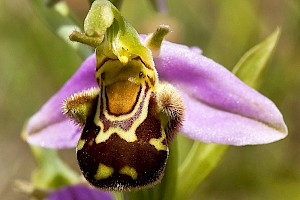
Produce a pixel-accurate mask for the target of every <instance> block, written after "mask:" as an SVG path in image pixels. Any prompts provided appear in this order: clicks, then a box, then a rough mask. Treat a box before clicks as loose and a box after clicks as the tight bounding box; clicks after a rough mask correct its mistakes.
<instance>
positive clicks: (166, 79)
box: [24, 0, 287, 191]
mask: <svg viewBox="0 0 300 200" xmlns="http://www.w3.org/2000/svg"><path fill="white" fill-rule="evenodd" d="M167 32H168V28H167V27H166V26H161V27H159V28H158V29H157V31H156V32H155V33H153V34H150V35H147V36H145V35H140V36H139V35H138V34H137V32H136V31H135V30H134V29H133V28H132V27H131V26H130V25H129V24H128V23H127V22H126V21H125V20H124V19H123V17H122V16H121V15H120V13H119V12H118V10H117V9H116V8H115V7H114V6H113V5H112V4H110V3H109V2H108V1H104V0H97V1H95V2H94V3H93V5H92V7H91V10H90V12H89V13H88V16H87V18H86V20H85V23H84V33H79V32H74V33H73V34H71V36H70V38H71V40H74V41H78V42H81V43H84V44H88V45H90V46H92V47H95V49H96V53H95V54H93V55H91V56H90V57H88V58H87V59H86V60H85V61H84V62H83V63H82V65H81V66H80V67H79V69H78V71H77V72H76V73H75V74H74V75H73V76H72V77H71V78H70V79H69V80H68V81H67V82H66V84H65V85H64V86H63V87H62V88H61V89H60V90H59V91H58V92H57V93H56V94H55V95H54V96H52V97H51V98H50V99H49V100H48V102H46V104H45V105H44V106H43V107H42V108H41V109H40V110H39V111H38V112H37V113H36V114H35V115H33V116H32V117H31V118H30V119H29V121H28V123H27V125H26V127H25V131H24V136H25V138H26V140H27V141H28V142H29V143H30V144H32V145H38V146H42V147H46V148H58V149H59V148H72V147H75V146H76V145H77V159H78V162H79V166H80V168H81V171H82V172H83V175H84V176H85V178H86V179H87V180H88V181H89V182H90V183H91V184H92V185H94V186H96V187H99V188H100V189H104V190H113V191H119V190H124V189H125V190H126V189H133V188H143V187H148V186H151V185H153V184H155V183H157V182H158V181H160V179H161V177H162V174H163V171H164V168H165V164H166V161H167V157H168V151H169V149H168V146H169V143H170V142H171V141H172V139H173V138H174V136H175V133H176V132H179V133H181V134H184V135H186V136H187V137H190V138H192V139H194V140H199V141H203V142H207V143H217V144H227V145H238V146H239V145H254V144H265V143H270V142H274V141H277V140H280V139H282V138H284V137H285V136H286V135H287V127H286V125H285V123H284V120H283V117H282V115H281V113H280V111H279V110H278V109H277V107H276V106H275V105H274V103H273V102H272V101H271V100H269V99H268V98H266V97H265V96H263V95H262V94H260V93H259V92H257V91H256V90H254V89H252V88H250V87H249V86H247V85H246V84H245V83H243V82H242V81H241V80H239V79H238V78H237V77H236V76H235V75H233V74H232V73H231V72H229V71H228V70H227V69H225V68H224V67H223V66H221V65H219V64H217V63H216V62H214V61H213V60H211V59H209V58H206V57H205V56H203V55H201V53H200V51H199V49H197V48H194V47H193V48H190V47H187V46H184V45H180V44H174V43H171V42H168V41H163V38H164V36H165V35H166V34H167ZM141 163H142V164H141Z"/></svg>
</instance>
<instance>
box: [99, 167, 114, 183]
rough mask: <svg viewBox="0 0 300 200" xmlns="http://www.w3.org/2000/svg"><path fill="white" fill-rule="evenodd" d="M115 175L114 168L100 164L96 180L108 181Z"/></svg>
mask: <svg viewBox="0 0 300 200" xmlns="http://www.w3.org/2000/svg"><path fill="white" fill-rule="evenodd" d="M113 173H114V169H113V168H112V167H108V166H106V165H104V164H101V163H100V164H99V167H98V170H97V173H96V174H95V176H94V178H95V179H96V180H100V179H106V178H108V177H110V176H111V175H112V174H113Z"/></svg>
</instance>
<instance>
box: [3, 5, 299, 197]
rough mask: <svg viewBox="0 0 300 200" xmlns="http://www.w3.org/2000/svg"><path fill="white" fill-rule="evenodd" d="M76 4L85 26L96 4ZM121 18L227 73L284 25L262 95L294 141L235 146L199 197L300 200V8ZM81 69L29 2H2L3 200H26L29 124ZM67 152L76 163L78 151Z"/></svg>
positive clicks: (197, 9) (188, 9) (233, 8)
mask: <svg viewBox="0 0 300 200" xmlns="http://www.w3.org/2000/svg"><path fill="white" fill-rule="evenodd" d="M41 1H42V0H41ZM68 3H69V4H70V6H71V7H72V9H73V10H74V11H75V12H76V13H77V16H78V18H79V20H81V21H82V18H83V17H84V16H85V14H86V12H87V2H85V1H82V0H76V1H74V0H73V1H72V0H69V1H68ZM121 11H122V13H123V15H124V16H125V17H126V18H127V20H128V21H129V22H130V23H132V24H133V25H134V26H135V27H136V29H137V30H138V31H139V32H140V33H148V32H151V31H153V30H154V28H155V27H156V26H157V25H159V24H163V23H165V24H169V25H170V26H171V28H172V33H171V34H169V36H168V37H169V39H170V40H172V41H174V42H178V43H184V44H187V45H191V46H199V47H201V49H202V50H203V54H204V55H206V56H208V57H210V58H213V59H214V60H215V61H217V62H219V63H221V64H222V65H224V66H226V67H227V68H228V69H231V68H232V67H233V66H234V65H235V64H236V63H237V61H238V60H239V58H240V57H241V56H242V55H243V54H244V53H245V52H246V51H247V50H248V49H250V48H251V47H252V46H254V45H255V44H257V43H259V42H260V41H262V40H263V39H264V38H266V37H267V36H268V35H269V34H271V32H273V31H274V30H275V29H276V27H281V29H282V35H281V37H280V40H279V43H278V45H277V48H276V50H275V52H274V54H273V56H272V58H271V60H270V62H269V63H268V67H267V69H266V70H265V72H264V75H263V80H262V82H261V87H260V89H259V90H260V92H262V93H263V94H264V95H266V96H267V97H269V98H270V99H272V100H273V101H274V102H275V103H276V105H277V106H278V107H279V109H280V110H281V111H282V113H283V115H284V118H285V121H286V123H287V125H288V128H289V136H288V137H287V138H286V139H284V140H282V141H279V142H276V143H273V144H268V145H261V146H246V147H231V148H230V150H229V151H228V153H227V154H226V155H225V157H224V159H223V160H222V161H221V163H220V165H219V166H218V167H217V168H216V170H215V171H213V173H212V174H211V175H210V176H209V177H208V178H207V179H206V180H205V181H204V182H203V184H202V185H201V187H200V188H199V190H198V191H197V193H196V194H195V195H194V197H193V198H194V199H224V200H225V199H228V200H229V199H245V200H248V199H249V200H256V199H275V200H277V199H278V200H279V199H292V200H293V199H300V148H299V146H300V145H299V144H300V133H298V132H299V131H298V130H300V123H299V120H300V76H299V75H300V1H298V0H286V1H282V0H244V1H240V0H223V1H218V0H210V1H209V0H189V1H182V0H169V13H168V14H163V13H156V12H155V11H154V10H153V7H151V4H150V3H149V1H147V0H125V1H124V3H123V7H122V10H121ZM81 61H82V59H81V58H80V56H79V55H78V54H77V53H76V52H75V51H74V50H73V49H72V48H71V47H69V46H68V45H67V44H66V43H65V42H64V41H63V40H61V39H60V38H58V37H57V36H56V35H55V34H54V33H53V32H52V31H51V30H50V29H49V26H48V24H47V22H46V21H45V19H44V18H43V17H42V16H41V15H39V12H38V11H37V10H36V8H35V7H33V6H32V5H31V2H30V0H1V1H0V127H1V129H0V130H1V131H0V134H1V135H0V145H1V146H0V147H1V150H0V180H1V181H0V197H1V198H0V199H12V200H15V199H16V200H18V199H25V196H24V195H22V194H20V193H18V192H16V191H15V189H14V181H15V180H16V179H23V180H24V179H25V180H29V179H30V173H31V171H32V169H34V167H35V163H34V160H33V158H32V156H31V153H30V149H29V148H28V146H27V144H26V143H25V142H23V141H22V140H21V138H20V133H21V130H22V126H23V123H24V121H25V120H26V119H27V118H29V117H30V116H31V115H32V114H33V113H34V112H36V111H37V110H38V109H39V108H40V106H42V105H43V103H44V102H45V101H46V100H47V99H48V98H49V97H50V96H51V95H52V94H54V93H55V91H57V90H58V89H59V88H60V87H61V86H62V84H63V83H64V82H65V81H66V80H67V79H68V78H69V77H70V76H71V75H72V73H73V72H74V71H75V70H76V69H77V67H78V66H79V65H80V63H81ZM64 153H66V154H67V155H68V157H70V160H71V162H74V163H76V160H75V152H74V151H73V150H68V151H64ZM75 166H76V165H75Z"/></svg>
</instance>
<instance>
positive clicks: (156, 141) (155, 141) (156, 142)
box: [149, 129, 168, 151]
mask: <svg viewBox="0 0 300 200" xmlns="http://www.w3.org/2000/svg"><path fill="white" fill-rule="evenodd" d="M161 133H162V136H161V137H160V138H151V139H150V141H149V143H150V144H151V145H153V146H154V147H155V149H156V150H157V151H160V150H164V151H167V150H168V147H167V146H166V145H164V144H163V141H164V140H165V139H166V134H165V131H164V129H162V132H161Z"/></svg>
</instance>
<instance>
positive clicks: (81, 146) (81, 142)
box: [77, 140, 86, 151]
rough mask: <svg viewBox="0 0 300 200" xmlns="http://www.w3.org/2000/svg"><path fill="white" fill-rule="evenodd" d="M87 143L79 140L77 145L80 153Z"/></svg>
mask: <svg viewBox="0 0 300 200" xmlns="http://www.w3.org/2000/svg"><path fill="white" fill-rule="evenodd" d="M85 142H86V141H85V140H79V141H78V143H77V151H80V150H81V149H82V148H83V146H84V144H85Z"/></svg>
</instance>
